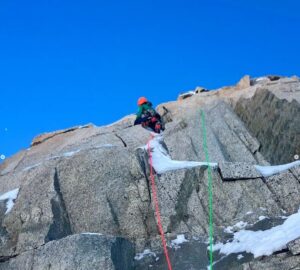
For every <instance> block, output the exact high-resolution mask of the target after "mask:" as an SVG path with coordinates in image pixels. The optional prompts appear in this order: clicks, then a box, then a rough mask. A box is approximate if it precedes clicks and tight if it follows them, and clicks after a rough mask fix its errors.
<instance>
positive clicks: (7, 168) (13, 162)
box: [0, 150, 26, 176]
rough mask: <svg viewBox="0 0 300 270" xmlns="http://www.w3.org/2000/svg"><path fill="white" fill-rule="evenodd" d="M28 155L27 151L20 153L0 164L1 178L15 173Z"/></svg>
mask: <svg viewBox="0 0 300 270" xmlns="http://www.w3.org/2000/svg"><path fill="white" fill-rule="evenodd" d="M25 155H26V150H23V151H20V152H19V153H17V154H16V155H14V156H13V157H11V158H7V159H6V160H5V161H4V162H3V163H2V164H0V176H1V175H5V174H7V173H9V172H11V171H13V170H14V169H15V168H16V167H17V166H18V165H19V163H20V162H21V161H22V159H23V158H24V157H25Z"/></svg>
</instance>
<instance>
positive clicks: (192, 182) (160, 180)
mask: <svg viewBox="0 0 300 270" xmlns="http://www.w3.org/2000/svg"><path fill="white" fill-rule="evenodd" d="M156 184H157V192H158V197H159V202H160V207H161V215H162V223H163V228H164V231H165V232H172V233H180V232H189V233H190V234H192V235H195V236H196V235H203V234H206V233H207V230H208V222H209V221H208V217H209V215H208V211H209V210H208V209H209V205H208V202H209V193H208V176H207V170H206V169H205V167H202V168H195V169H192V170H179V171H176V172H168V173H165V174H163V175H160V176H157V178H156ZM257 190H259V192H257ZM213 202H214V224H215V226H220V227H222V226H228V225H232V224H234V223H235V222H238V221H240V220H242V219H243V218H244V217H245V215H246V213H247V212H250V211H251V212H253V213H255V214H254V216H256V220H257V219H258V216H259V213H258V209H259V208H261V207H263V208H265V209H266V212H265V214H266V215H268V216H276V215H280V214H281V208H280V206H279V205H278V204H277V203H276V201H275V200H274V195H273V193H271V192H270V190H269V189H268V188H267V186H266V185H265V184H264V182H263V181H262V180H261V179H260V178H258V179H253V180H251V181H237V182H226V183H224V182H223V181H222V178H221V177H220V175H219V173H218V172H217V171H214V172H213Z"/></svg>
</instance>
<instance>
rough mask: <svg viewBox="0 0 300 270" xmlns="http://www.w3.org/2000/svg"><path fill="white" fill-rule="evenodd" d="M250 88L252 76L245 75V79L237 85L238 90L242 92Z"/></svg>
mask: <svg viewBox="0 0 300 270" xmlns="http://www.w3.org/2000/svg"><path fill="white" fill-rule="evenodd" d="M248 87H250V76H249V75H245V76H244V77H243V78H241V79H240V81H239V82H238V83H237V85H236V89H237V90H242V89H245V88H248Z"/></svg>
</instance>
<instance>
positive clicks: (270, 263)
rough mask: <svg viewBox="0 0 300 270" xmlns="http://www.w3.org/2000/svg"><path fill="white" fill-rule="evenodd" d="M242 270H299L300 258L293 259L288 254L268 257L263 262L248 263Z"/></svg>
mask: <svg viewBox="0 0 300 270" xmlns="http://www.w3.org/2000/svg"><path fill="white" fill-rule="evenodd" d="M241 269H242V270H261V269H266V270H283V269H284V270H299V269H300V258H299V256H297V257H293V256H290V255H289V254H287V253H283V254H279V255H276V256H271V257H266V258H263V259H261V260H256V261H254V262H250V263H246V264H244V265H243V268H241Z"/></svg>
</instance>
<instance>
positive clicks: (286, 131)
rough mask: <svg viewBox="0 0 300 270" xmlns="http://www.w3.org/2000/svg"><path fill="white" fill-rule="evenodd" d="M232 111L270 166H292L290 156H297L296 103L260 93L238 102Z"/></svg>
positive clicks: (299, 113)
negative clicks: (285, 164)
mask: <svg viewBox="0 0 300 270" xmlns="http://www.w3.org/2000/svg"><path fill="white" fill-rule="evenodd" d="M299 90H300V85H299ZM235 111H236V113H237V114H238V115H239V117H240V118H241V119H242V120H243V121H244V122H245V123H246V125H247V126H248V128H249V130H250V131H251V132H252V134H253V135H254V136H255V137H256V138H257V139H258V141H259V142H260V143H261V149H260V151H261V153H262V154H263V155H264V156H265V157H266V159H267V160H269V161H270V162H271V163H272V164H275V165H276V164H283V163H288V162H292V161H293V159H294V155H296V154H297V153H300V103H299V102H297V101H296V100H292V101H291V102H289V101H287V100H285V99H280V98H278V97H277V96H276V95H275V94H274V93H273V92H271V91H269V90H268V89H261V90H260V91H257V92H256V94H255V95H254V97H253V98H252V99H242V100H240V101H239V102H238V103H237V106H236V108H235Z"/></svg>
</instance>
